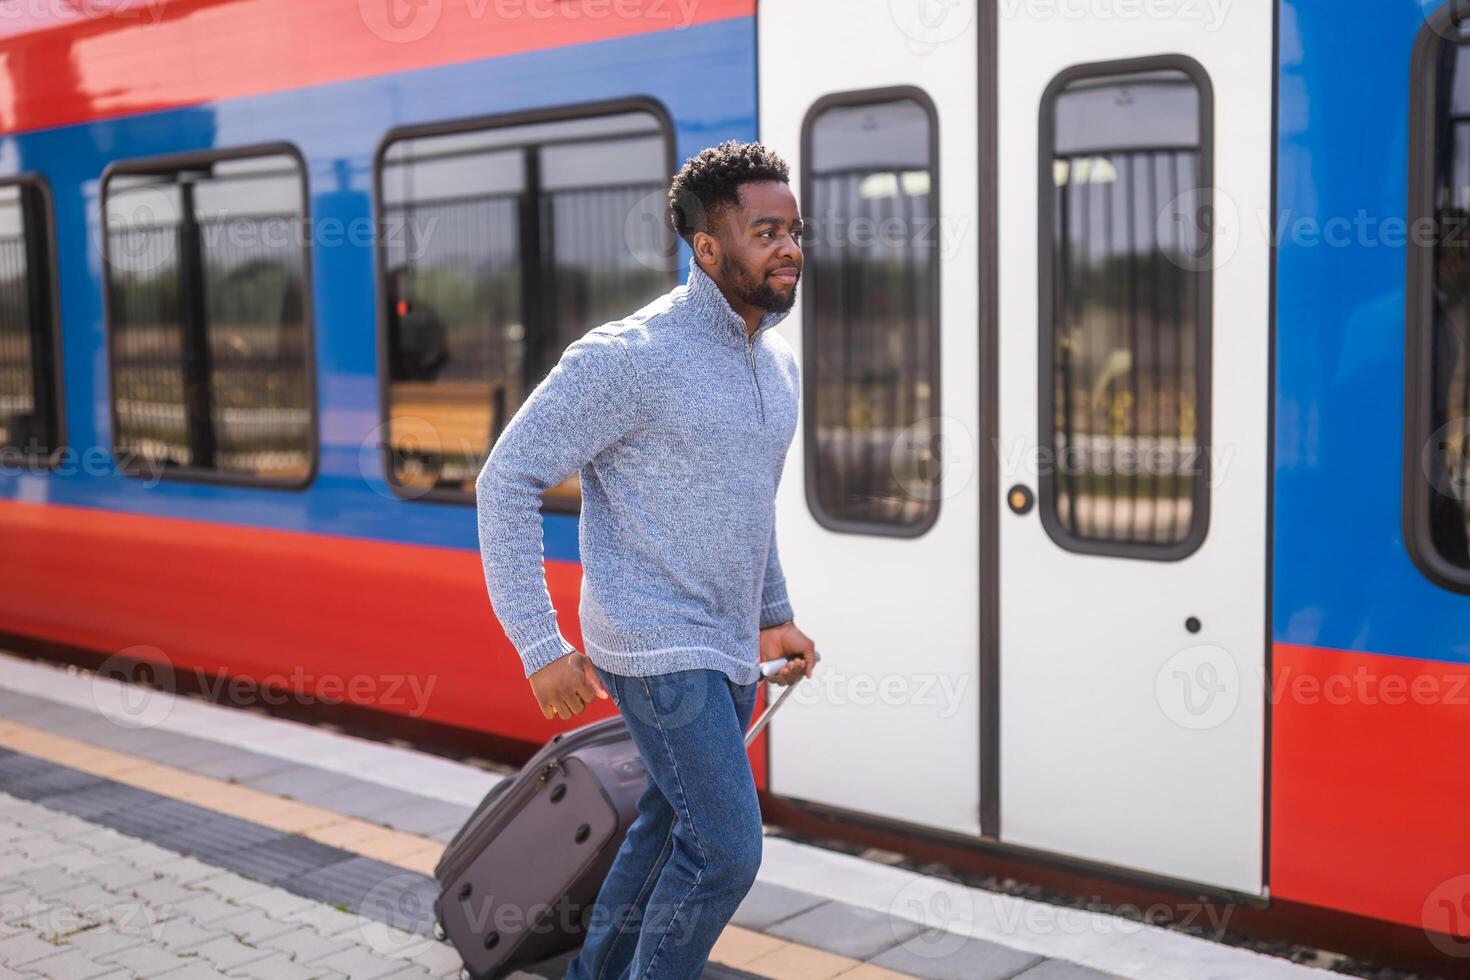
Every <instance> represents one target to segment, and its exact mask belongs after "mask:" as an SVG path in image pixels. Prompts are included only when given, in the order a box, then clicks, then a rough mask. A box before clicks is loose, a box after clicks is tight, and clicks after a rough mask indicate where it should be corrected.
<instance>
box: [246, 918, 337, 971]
mask: <svg viewBox="0 0 1470 980" xmlns="http://www.w3.org/2000/svg"><path fill="white" fill-rule="evenodd" d="M353 926H354V928H355V927H356V921H355V920H354V922H353ZM344 935H345V934H344ZM354 938H356V936H355V934H354ZM260 945H261V946H262V947H263V948H267V949H275V950H279V951H280V952H282V953H285V954H286V955H287V956H292V955H294V956H295V957H296V960H297V962H300V963H315V962H316V961H317V960H320V959H324V958H325V957H328V956H331V955H332V954H334V953H340V952H342V951H343V950H345V949H348V948H350V947H351V946H352V943H351V942H349V941H348V940H347V939H345V938H336V937H329V936H323V935H322V934H321V933H319V932H317V931H316V930H315V929H313V928H310V927H309V926H301V927H299V928H296V929H293V930H291V931H290V932H284V933H282V934H281V935H279V936H271V937H269V938H267V939H262V940H261V941H260Z"/></svg>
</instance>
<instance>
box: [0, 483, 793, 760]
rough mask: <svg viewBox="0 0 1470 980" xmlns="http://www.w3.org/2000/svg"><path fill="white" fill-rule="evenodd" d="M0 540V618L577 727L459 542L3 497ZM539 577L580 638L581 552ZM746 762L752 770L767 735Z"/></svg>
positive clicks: (174, 662) (489, 715) (381, 698)
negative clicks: (379, 537)
mask: <svg viewBox="0 0 1470 980" xmlns="http://www.w3.org/2000/svg"><path fill="white" fill-rule="evenodd" d="M0 541H4V542H5V552H6V560H5V561H4V562H0V630H4V631H6V632H10V633H15V634H20V635H24V636H31V637H36V638H39V639H44V640H50V641H53V642H57V643H63V644H67V645H70V646H74V647H81V648H84V649H88V650H93V651H97V652H101V653H105V654H111V653H115V652H120V651H123V650H128V651H129V655H130V656H141V657H144V658H145V659H155V660H156V659H158V657H159V655H161V656H162V657H164V658H167V665H168V666H170V667H171V668H172V669H173V670H175V671H192V670H196V669H197V670H200V671H204V672H206V676H209V677H213V676H215V675H216V674H217V673H218V672H224V673H227V674H229V675H230V676H235V677H245V678H249V679H250V680H252V681H254V682H256V683H262V684H265V685H267V686H272V687H277V688H283V689H285V690H287V691H291V692H295V691H305V692H308V693H307V696H306V697H305V698H303V702H304V703H306V704H310V703H312V702H311V701H310V698H313V697H315V698H320V699H322V700H324V701H325V700H333V701H346V702H348V703H352V704H358V705H362V706H365V707H369V708H374V709H377V710H381V711H386V712H391V713H395V714H404V715H409V716H412V717H418V718H424V719H426V720H429V721H435V722H440V723H442V724H446V725H454V726H457V727H460V728H464V729H469V730H471V731H483V732H490V733H493V734H495V735H500V736H504V737H508V738H514V739H520V740H522V741H527V742H543V741H545V740H547V739H549V738H550V737H551V736H552V735H553V734H555V733H556V732H558V731H562V730H565V729H567V728H571V727H574V725H573V723H569V722H558V721H547V720H546V719H545V718H543V717H542V716H541V711H540V709H539V708H538V707H537V706H536V702H535V700H534V698H532V696H531V692H530V690H529V689H528V687H527V686H526V680H525V674H524V671H523V669H522V667H521V663H520V661H519V660H518V659H517V658H516V655H515V651H514V650H513V649H512V648H511V646H510V643H509V641H508V640H507V639H506V638H505V635H504V634H503V633H502V632H501V631H500V627H499V625H498V623H496V621H495V617H494V613H493V612H492V610H491V608H490V603H489V600H488V598H487V597H486V594H485V578H484V573H483V571H482V569H481V567H480V558H479V555H478V554H477V553H476V552H474V551H470V550H461V549H457V548H438V547H429V546H425V545H411V544H398V543H392V542H383V541H371V540H365V539H361V538H348V537H336V536H330V535H324V534H308V533H304V532H296V531H279V530H270V529H259V528H249V527H241V526H235V525H228V524H216V523H211V522H206V521H187V520H178V519H174V518H163V517H148V516H141V515H135V514H123V513H118V512H115V511H107V510H101V509H92V508H85V507H63V506H56V505H53V504H33V503H21V502H16V501H0ZM546 578H547V588H548V589H549V590H550V592H551V598H552V602H553V604H554V605H555V606H556V607H557V609H558V611H559V612H560V613H561V615H560V622H561V626H562V632H563V633H564V634H565V635H566V637H567V639H568V640H570V641H571V642H573V643H575V644H577V645H578V646H580V645H581V642H582V635H581V628H580V626H579V624H578V622H577V605H578V602H579V600H580V593H581V582H582V569H581V566H580V565H579V564H577V563H576V562H568V561H547V562H546ZM140 647H141V648H144V649H141V650H140V649H135V648H140ZM147 648H153V649H152V650H150V649H147ZM154 651H157V652H156V653H155V652H154ZM613 710H614V709H613V707H612V704H611V702H606V703H599V704H596V705H594V706H592V707H591V708H589V709H588V711H587V713H586V714H584V715H583V716H581V717H580V718H578V719H577V720H576V722H575V724H583V723H585V722H587V721H591V720H593V719H594V718H601V717H605V716H607V715H610V714H612V712H613ZM752 762H753V765H754V768H755V773H756V781H757V784H758V785H761V786H764V785H765V741H764V736H762V739H761V741H760V742H759V743H757V745H756V746H755V747H754V748H753V749H752Z"/></svg>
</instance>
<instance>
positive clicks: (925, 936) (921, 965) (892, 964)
mask: <svg viewBox="0 0 1470 980" xmlns="http://www.w3.org/2000/svg"><path fill="white" fill-rule="evenodd" d="M868 962H870V963H872V964H873V965H874V966H881V967H886V968H888V969H890V970H897V971H898V972H899V973H907V974H909V975H910V976H914V977H924V978H925V980H1010V978H1011V977H1014V976H1015V975H1016V974H1018V973H1021V972H1023V971H1025V970H1028V969H1030V968H1031V967H1033V966H1035V965H1036V964H1037V963H1039V962H1041V957H1039V956H1036V955H1035V954H1033V953H1023V952H1020V951H1019V950H1014V949H1010V948H1008V947H1005V946H1001V945H999V944H998V943H992V942H988V941H986V940H984V939H976V938H974V937H973V936H963V937H962V936H958V935H956V934H954V933H948V932H939V931H937V930H929V931H927V932H922V933H920V934H918V935H917V936H915V937H914V938H912V939H910V940H908V941H907V942H906V943H903V944H902V945H898V946H894V947H893V948H892V949H887V950H884V951H883V952H882V953H879V954H878V955H877V956H875V957H873V958H872V959H871V960H869V961H868Z"/></svg>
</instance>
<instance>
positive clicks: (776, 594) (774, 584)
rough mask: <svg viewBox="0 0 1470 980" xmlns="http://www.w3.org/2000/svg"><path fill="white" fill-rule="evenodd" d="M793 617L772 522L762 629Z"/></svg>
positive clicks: (762, 594)
mask: <svg viewBox="0 0 1470 980" xmlns="http://www.w3.org/2000/svg"><path fill="white" fill-rule="evenodd" d="M791 618H792V613H791V599H790V598H789V597H788V596H787V595H786V576H785V574H784V573H783V572H782V571H781V557H780V555H779V554H777V551H776V525H775V523H774V522H772V524H771V547H770V550H769V551H767V552H766V577H765V582H764V584H763V585H762V586H761V629H766V628H768V627H771V626H780V625H781V624H782V623H784V622H787V621H788V620H790V619H791Z"/></svg>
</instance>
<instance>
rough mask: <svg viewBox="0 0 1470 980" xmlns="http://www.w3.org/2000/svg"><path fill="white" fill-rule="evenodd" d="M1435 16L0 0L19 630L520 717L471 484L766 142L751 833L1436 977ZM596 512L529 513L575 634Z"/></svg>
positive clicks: (1467, 396)
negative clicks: (1375, 944)
mask: <svg viewBox="0 0 1470 980" xmlns="http://www.w3.org/2000/svg"><path fill="white" fill-rule="evenodd" d="M43 8H44V9H43ZM1463 16H1465V11H1464V9H1463V5H1461V4H1459V3H1457V2H1455V0H1374V2H1372V3H1369V2H1366V0H1365V2H1360V3H1351V2H1350V3H1341V2H1328V0H1250V2H1231V0H1151V2H1147V3H1144V2H1131V0H980V2H973V0H844V2H842V3H837V2H814V0H761V2H756V0H316V2H311V3H302V2H299V0H169V2H167V3H164V2H149V0H106V2H104V0H73V2H65V3H56V4H49V5H39V6H38V5H30V6H26V5H19V4H18V5H13V6H12V7H10V8H8V9H7V10H5V11H0V311H3V317H0V446H3V452H0V464H3V465H0V542H3V549H4V555H5V560H4V561H3V563H0V632H3V634H4V638H5V643H6V645H7V646H8V647H10V648H11V649H24V648H30V647H32V646H34V647H35V648H36V649H44V650H47V651H51V652H53V653H55V654H56V655H59V656H77V657H81V656H86V657H90V658H92V659H93V660H94V661H106V660H112V659H114V658H118V657H123V658H126V659H127V660H128V661H129V662H138V663H144V664H152V665H153V667H154V668H156V671H161V672H164V675H166V676H169V677H173V678H175V679H177V678H182V677H184V676H185V675H189V674H191V673H192V674H200V675H207V676H210V677H224V678H232V679H240V680H242V681H245V682H249V683H252V684H256V685H259V686H260V687H261V688H262V689H282V690H288V691H290V692H292V694H293V696H294V697H295V698H296V699H297V700H304V701H312V700H313V699H314V698H315V699H316V701H318V702H323V703H324V702H326V701H332V700H335V701H336V702H342V703H346V704H348V705H351V706H356V707H358V708H361V709H363V711H364V712H366V713H367V715H368V716H371V717H373V718H376V719H380V720H383V721H384V722H385V725H386V728H387V729H388V730H390V731H391V730H398V731H401V732H411V731H420V730H423V731H429V730H434V731H452V732H459V733H469V734H471V735H473V736H476V737H481V738H483V739H485V740H487V741H486V744H496V745H510V746H517V745H518V746H525V745H530V744H534V743H538V742H540V741H542V740H544V739H545V738H547V737H549V736H550V735H551V734H552V733H553V732H554V731H556V730H559V728H561V727H564V726H565V725H566V724H567V723H566V722H554V721H548V720H547V719H545V718H544V717H542V715H541V713H540V711H539V710H538V708H537V707H536V704H535V702H534V699H533V698H532V697H531V696H530V694H529V691H528V688H527V686H526V683H525V681H524V678H523V674H522V668H521V665H520V663H519V662H518V660H517V658H516V657H515V656H514V652H513V650H512V649H511V647H510V645H509V643H508V641H507V640H506V638H505V636H504V635H503V633H502V632H501V631H500V629H499V626H498V624H497V622H496V620H495V617H494V616H493V613H492V610H491V608H490V606H489V604H488V602H487V597H486V591H485V585H484V580H483V575H482V570H481V566H480V559H479V554H478V545H477V538H476V530H475V515H474V506H473V504H474V500H473V482H474V478H475V475H476V473H477V471H478V469H479V467H480V465H481V464H482V463H483V460H484V459H485V457H486V455H487V453H488V451H489V447H490V446H491V445H493V443H494V439H495V435H496V433H497V432H498V431H499V430H500V428H501V427H502V426H503V425H504V423H505V421H506V420H507V419H508V418H509V417H510V416H511V415H513V414H514V412H515V409H516V407H517V406H518V405H519V404H520V403H521V401H522V400H523V399H524V397H525V396H526V394H527V393H528V392H529V391H530V390H531V389H532V388H533V387H534V386H535V384H536V383H537V382H538V381H539V380H540V378H541V377H544V375H545V374H546V372H547V371H548V370H549V369H550V368H551V366H552V365H554V364H555V363H556V360H557V358H558V357H559V355H560V352H561V350H562V349H564V348H565V346H566V344H567V343H569V342H570V341H571V340H572V339H575V338H576V337H577V336H578V335H580V333H581V332H583V331H585V330H587V329H590V328H591V327H593V326H596V325H598V324H599V323H602V322H606V321H609V320H613V319H616V318H618V317H620V316H622V315H624V314H626V313H629V312H632V311H633V310H635V309H637V308H638V307H639V306H641V305H642V304H643V303H645V302H647V301H648V300H649V299H652V298H653V297H655V296H657V295H659V294H660V293H663V292H665V291H667V290H669V289H672V288H674V287H675V286H676V285H678V284H679V282H680V281H682V278H683V276H684V275H685V274H686V269H687V262H688V256H689V253H688V249H687V247H686V246H684V245H683V244H682V243H681V242H679V241H678V240H677V239H676V238H675V237H674V236H673V235H672V233H671V231H670V229H669V227H668V223H667V220H666V218H665V213H664V207H665V199H664V198H665V193H666V189H667V184H668V181H669V178H670V176H671V175H672V173H673V172H674V171H675V170H676V169H677V167H678V166H679V164H680V163H681V162H682V161H683V160H684V159H686V158H687V157H689V156H692V155H693V154H695V153H696V152H698V151H699V150H700V149H701V148H703V147H706V146H709V145H712V144H715V143H718V142H721V141H723V140H727V139H735V140H757V139H758V140H760V141H762V142H764V143H765V144H766V145H767V146H770V147H771V148H772V149H774V150H776V151H777V152H778V153H780V154H781V155H782V156H783V157H784V158H785V159H787V160H788V161H789V162H790V164H791V167H792V176H791V182H792V187H793V189H794V190H795V191H796V192H797V197H798V200H799V202H800V204H801V206H802V209H803V213H804V216H805V218H806V221H807V226H808V233H807V238H806V243H805V251H806V270H805V274H804V276H803V281H802V283H801V289H800V297H799V302H798V304H797V307H796V308H795V309H794V310H793V311H792V314H791V315H790V316H789V317H788V318H787V319H786V320H785V321H784V322H783V323H782V324H781V325H780V326H779V327H778V328H777V331H778V332H779V333H780V334H781V335H782V336H783V337H784V338H785V339H786V340H787V341H788V342H789V343H790V344H791V346H792V348H793V349H794V350H796V351H797V352H798V355H799V358H800V361H801V365H802V385H803V389H802V391H803V398H802V421H801V424H800V426H799V429H798V432H797V434H796V437H795V440H794V442H793V445H792V448H791V451H790V457H789V460H788V465H787V467H786V468H785V477H784V479H783V481H782V483H781V487H780V490H779V493H778V498H777V507H776V510H777V527H778V538H779V541H780V547H781V552H782V558H783V565H784V566H785V570H786V575H787V580H788V583H789V588H790V592H791V595H792V599H793V607H794V609H795V614H796V620H797V622H798V624H799V625H800V626H801V627H802V629H803V630H804V631H805V632H807V633H808V634H809V635H811V636H812V637H813V638H814V639H815V640H816V642H817V645H818V648H819V650H821V651H822V654H823V665H822V667H821V668H819V670H818V672H817V674H816V675H815V676H814V677H813V678H812V679H811V680H810V681H808V682H806V684H807V685H808V687H807V689H806V690H805V691H804V692H803V693H802V695H801V697H799V698H796V697H795V696H793V697H794V700H793V705H792V707H789V708H788V709H786V710H785V711H784V712H783V716H782V717H781V719H780V720H779V721H778V722H777V723H776V724H775V725H774V726H773V728H772V730H771V732H770V733H768V735H767V736H765V737H764V739H763V742H762V743H761V747H760V749H759V751H758V752H757V753H756V754H755V756H754V758H753V764H754V765H755V767H756V770H757V774H758V779H759V784H760V787H761V789H762V793H763V798H764V799H765V800H766V802H767V804H768V805H769V806H770V808H771V811H772V813H773V814H774V815H775V818H776V819H777V820H778V822H785V821H789V822H791V823H792V825H793V826H800V825H802V824H803V822H812V821H815V822H816V823H817V824H818V825H820V826H821V827H823V828H826V829H827V830H829V831H831V834H832V835H834V836H840V835H843V834H845V835H849V836H852V837H853V838H855V839H859V840H870V841H883V842H887V843H890V844H892V846H894V847H895V848H899V849H904V848H913V849H921V848H929V849H935V848H937V849H939V850H941V851H942V852H943V853H945V854H948V855H951V856H953V855H971V856H975V855H978V856H979V857H978V858H977V860H982V861H991V862H1015V866H1016V867H1020V868H1023V869H1028V868H1029V869H1032V870H1033V871H1035V872H1036V873H1040V872H1039V871H1036V869H1060V870H1061V871H1063V872H1065V873H1067V874H1071V875H1075V876H1079V877H1078V880H1082V881H1103V882H1113V883H1122V884H1123V885H1124V886H1126V887H1140V888H1148V889H1158V890H1159V891H1160V892H1161V893H1166V894H1175V895H1203V896H1208V897H1209V898H1210V900H1211V901H1219V902H1224V903H1230V904H1232V906H1238V907H1240V908H1242V909H1247V910H1254V911H1257V912H1259V911H1261V910H1272V909H1294V910H1296V911H1297V912H1300V913H1301V914H1302V916H1303V918H1301V919H1300V921H1302V922H1313V923H1316V922H1325V923H1328V926H1326V927H1323V928H1326V929H1327V931H1326V932H1325V933H1323V932H1321V931H1320V930H1319V929H1318V926H1316V925H1310V926H1307V925H1304V926H1300V927H1299V933H1298V934H1299V935H1308V934H1310V935H1319V936H1320V935H1326V936H1327V937H1328V938H1327V940H1326V941H1327V942H1329V943H1332V942H1340V943H1343V944H1349V945H1350V944H1351V942H1352V941H1353V939H1354V937H1356V936H1358V935H1360V934H1361V935H1366V934H1367V933H1368V932H1371V931H1372V930H1374V929H1377V930H1378V931H1379V932H1380V933H1382V934H1383V935H1386V936H1390V937H1398V938H1397V939H1393V940H1391V941H1390V942H1391V943H1398V946H1397V948H1399V949H1401V950H1407V949H1409V948H1410V946H1413V947H1414V949H1416V950H1421V949H1422V951H1424V952H1425V953H1426V955H1431V956H1433V955H1439V956H1443V957H1447V958H1448V960H1449V961H1450V962H1453V963H1462V962H1463V959H1462V958H1463V957H1464V956H1466V955H1470V832H1467V831H1470V823H1467V819H1466V816H1465V814H1467V813H1470V782H1467V780H1466V779H1465V778H1464V775H1463V772H1464V767H1463V761H1462V759H1461V758H1460V754H1461V752H1460V750H1461V747H1462V746H1463V745H1464V744H1465V742H1466V740H1467V738H1470V707H1467V701H1470V685H1467V683H1466V680H1467V677H1470V666H1467V662H1470V595H1467V593H1470V548H1467V539H1470V535H1467V528H1470V517H1467V515H1470V510H1467V499H1470V465H1467V459H1470V456H1467V453H1470V437H1467V431H1466V430H1467V427H1470V421H1467V419H1470V335H1467V333H1466V330H1467V309H1470V306H1467V296H1470V279H1467V275H1470V269H1467V267H1466V265H1465V264H1464V260H1463V259H1462V258H1461V256H1462V255H1463V254H1464V253H1461V252H1459V251H1458V249H1459V248H1461V247H1463V246H1464V244H1465V242H1466V241H1467V240H1470V234H1467V232H1466V229H1465V227H1464V226H1465V224H1466V221H1465V218H1466V217H1467V215H1470V33H1467V30H1470V28H1467V27H1466V26H1464V25H1463V24H1462V17H1463ZM577 504H578V489H577V482H576V478H575V475H573V476H572V477H570V478H569V479H568V480H567V481H566V482H564V483H563V484H562V485H560V486H558V487H556V488H553V489H552V490H551V491H548V493H547V495H546V501H545V505H544V508H543V527H544V537H545V564H546V569H547V576H548V583H549V588H550V590H551V593H552V596H553V599H554V602H555V604H556V606H557V608H558V609H559V610H560V613H561V622H562V624H563V628H564V630H565V631H566V633H567V636H568V638H569V639H570V640H571V641H572V642H573V643H580V635H579V633H578V632H577V624H576V615H575V610H576V608H577V603H578V590H579V582H580V577H579V564H578V533H577V531H578V525H577ZM57 651H60V653H56V652H57ZM154 676H155V677H156V676H160V675H159V674H157V673H155V675H154ZM607 710H610V709H609V708H607V706H606V705H599V706H596V707H595V708H594V709H592V715H593V716H596V715H598V714H599V713H600V712H603V711H607ZM415 726H418V727H415ZM1007 866H1010V865H1007ZM1021 873H1022V874H1026V873H1029V872H1026V871H1023V872H1021ZM1313 930H1318V931H1315V932H1314V931H1313ZM1404 937H1409V938H1408V939H1405V938H1404ZM1410 940H1412V942H1411V941H1410Z"/></svg>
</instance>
